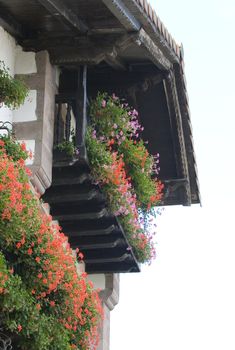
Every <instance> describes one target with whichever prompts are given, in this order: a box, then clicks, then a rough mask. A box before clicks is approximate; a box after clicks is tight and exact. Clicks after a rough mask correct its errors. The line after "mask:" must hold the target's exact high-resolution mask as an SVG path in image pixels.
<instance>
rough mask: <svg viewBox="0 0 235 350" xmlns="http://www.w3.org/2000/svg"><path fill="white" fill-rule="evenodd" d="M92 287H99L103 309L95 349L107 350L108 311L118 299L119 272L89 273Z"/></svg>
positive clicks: (108, 336) (108, 334)
mask: <svg viewBox="0 0 235 350" xmlns="http://www.w3.org/2000/svg"><path fill="white" fill-rule="evenodd" d="M88 277H89V279H91V281H92V282H93V283H94V287H95V288H98V289H100V298H101V300H102V304H103V309H104V321H103V324H102V326H101V330H100V342H99V345H98V348H97V350H109V346H110V311H112V310H113V309H114V307H115V306H116V305H117V303H118V301H119V274H105V275H104V274H100V275H89V276H88Z"/></svg>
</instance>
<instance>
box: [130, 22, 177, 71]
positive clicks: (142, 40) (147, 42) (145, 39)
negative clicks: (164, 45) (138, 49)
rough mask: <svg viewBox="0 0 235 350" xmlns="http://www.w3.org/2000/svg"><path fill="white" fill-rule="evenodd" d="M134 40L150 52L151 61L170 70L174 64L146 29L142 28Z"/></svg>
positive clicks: (161, 67)
mask: <svg viewBox="0 0 235 350" xmlns="http://www.w3.org/2000/svg"><path fill="white" fill-rule="evenodd" d="M134 40H135V42H136V44H137V45H139V46H142V47H143V48H144V49H145V50H146V52H147V53H148V55H149V57H150V59H151V61H152V62H153V63H154V64H155V65H156V66H157V67H158V68H160V69H164V70H170V69H171V66H172V64H171V63H170V61H169V60H168V59H167V58H166V56H165V55H164V53H163V52H162V51H161V50H160V49H159V47H158V46H157V45H156V44H154V42H153V40H152V39H151V38H150V36H149V35H148V34H147V33H146V31H145V30H144V29H143V28H141V29H140V31H139V32H138V34H136V35H135V37H134Z"/></svg>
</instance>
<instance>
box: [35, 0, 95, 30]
mask: <svg viewBox="0 0 235 350" xmlns="http://www.w3.org/2000/svg"><path fill="white" fill-rule="evenodd" d="M37 1H38V2H39V3H40V4H41V5H42V6H44V7H45V8H46V9H47V11H49V12H50V13H51V14H52V15H53V16H55V17H56V18H57V17H58V19H59V20H60V21H62V22H63V23H64V24H66V25H68V26H69V27H70V28H73V29H76V30H77V31H79V32H81V33H84V32H87V31H88V26H87V25H86V23H85V22H84V21H83V20H81V19H79V18H78V17H77V16H76V15H75V14H74V13H73V12H72V11H71V10H70V9H69V8H68V7H67V6H66V5H65V2H62V1H60V0H37Z"/></svg>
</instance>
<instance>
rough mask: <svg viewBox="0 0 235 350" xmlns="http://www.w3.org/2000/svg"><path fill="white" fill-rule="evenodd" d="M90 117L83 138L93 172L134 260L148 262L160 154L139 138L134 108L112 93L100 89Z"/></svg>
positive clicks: (157, 199)
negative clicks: (120, 225)
mask: <svg viewBox="0 0 235 350" xmlns="http://www.w3.org/2000/svg"><path fill="white" fill-rule="evenodd" d="M90 117H91V125H90V127H89V128H88V132H87V136H86V144H87V152H88V158H89V161H90V164H91V167H92V173H93V177H94V179H95V181H96V182H98V183H99V184H100V186H101V187H102V190H103V191H104V192H105V194H106V197H107V201H108V205H109V208H110V211H111V212H112V213H113V214H114V215H116V216H117V217H118V218H119V221H120V222H121V224H122V226H123V229H124V231H125V233H126V236H127V239H128V241H129V244H130V246H131V248H132V249H133V250H134V253H135V255H136V257H137V259H138V261H139V262H141V263H143V262H150V261H151V260H152V258H153V257H154V256H155V249H154V244H153V240H152V237H153V227H152V225H151V220H152V218H151V216H152V215H155V210H154V207H156V206H157V205H159V204H160V202H161V198H162V195H163V193H162V190H163V185H162V184H161V182H160V181H159V180H158V179H157V174H158V171H159V167H158V161H159V160H158V157H159V155H156V156H155V158H154V157H153V156H151V155H150V154H149V153H148V150H147V149H146V147H145V144H144V142H143V140H141V138H140V133H141V131H142V130H143V127H142V126H141V125H140V124H139V122H138V112H137V111H136V110H134V109H131V108H130V107H129V106H128V104H126V103H123V102H122V101H120V99H119V98H118V97H116V96H115V95H112V96H108V95H107V94H100V93H99V94H98V96H97V98H96V99H95V100H94V101H93V102H92V103H91V108H90Z"/></svg>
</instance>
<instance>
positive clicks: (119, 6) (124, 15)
mask: <svg viewBox="0 0 235 350" xmlns="http://www.w3.org/2000/svg"><path fill="white" fill-rule="evenodd" d="M102 1H103V3H104V4H105V5H106V6H107V7H108V8H109V10H110V11H111V12H112V14H113V15H114V16H115V17H116V18H117V19H118V20H119V21H120V23H121V24H122V25H123V26H124V27H125V28H126V29H127V30H128V31H138V30H140V27H141V25H140V23H139V22H138V20H137V19H136V18H135V17H134V15H133V14H132V13H131V12H130V11H129V10H128V8H127V7H126V6H125V5H124V4H123V2H122V1H121V0H102Z"/></svg>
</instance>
